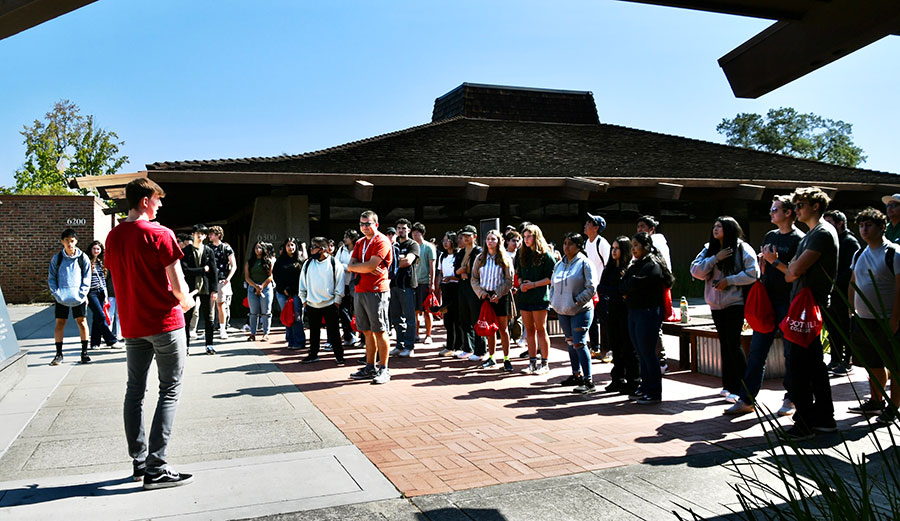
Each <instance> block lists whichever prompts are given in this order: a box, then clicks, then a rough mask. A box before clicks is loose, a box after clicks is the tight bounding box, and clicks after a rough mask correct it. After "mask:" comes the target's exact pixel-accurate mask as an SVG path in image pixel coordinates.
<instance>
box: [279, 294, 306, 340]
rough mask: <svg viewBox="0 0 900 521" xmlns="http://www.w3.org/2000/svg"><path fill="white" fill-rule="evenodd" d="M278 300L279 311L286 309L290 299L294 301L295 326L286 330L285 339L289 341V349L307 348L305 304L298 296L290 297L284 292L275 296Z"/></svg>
mask: <svg viewBox="0 0 900 521" xmlns="http://www.w3.org/2000/svg"><path fill="white" fill-rule="evenodd" d="M275 298H276V299H277V300H278V309H284V306H285V304H287V301H288V299H289V298H293V299H294V324H293V325H292V326H291V327H285V328H284V337H285V338H284V339H285V340H287V345H288V347H298V348H304V347H306V331H305V330H304V329H303V304H302V303H301V302H300V298H299V297H297V295H291V296H290V297H289V296H287V295H285V294H284V293H282V292H278V293H276V294H275Z"/></svg>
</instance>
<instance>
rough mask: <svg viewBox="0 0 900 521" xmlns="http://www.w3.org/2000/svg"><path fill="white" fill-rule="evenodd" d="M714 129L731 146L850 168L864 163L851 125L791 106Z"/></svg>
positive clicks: (742, 116)
mask: <svg viewBox="0 0 900 521" xmlns="http://www.w3.org/2000/svg"><path fill="white" fill-rule="evenodd" d="M716 130H717V131H718V132H719V133H720V134H724V135H725V137H726V143H728V144H729V145H732V146H739V147H744V148H751V149H753V150H761V151H763V152H772V153H775V154H782V155H786V156H792V157H799V158H803V159H813V160H816V161H822V162H825V163H832V164H835V165H841V166H850V167H855V166H858V165H859V164H860V163H863V162H865V160H866V156H864V155H863V149H862V148H860V147H858V146H856V145H854V144H853V138H852V134H853V125H851V124H850V123H845V122H843V121H834V120H831V119H826V118H823V117H821V116H817V115H816V114H813V113H809V114H800V113H798V112H797V111H796V110H795V109H793V108H790V107H782V108H778V109H769V111H768V112H767V113H766V115H765V117H763V116H761V115H759V114H751V113H747V112H744V113H741V114H738V115H737V116H735V117H734V119H723V120H722V122H721V123H719V124H718V125H717V126H716Z"/></svg>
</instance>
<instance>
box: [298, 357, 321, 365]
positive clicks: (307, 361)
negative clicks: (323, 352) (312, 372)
mask: <svg viewBox="0 0 900 521" xmlns="http://www.w3.org/2000/svg"><path fill="white" fill-rule="evenodd" d="M318 361H319V357H318V356H312V355H309V356H307V357H306V358H304V359H303V360H300V363H301V364H314V363H316V362H318Z"/></svg>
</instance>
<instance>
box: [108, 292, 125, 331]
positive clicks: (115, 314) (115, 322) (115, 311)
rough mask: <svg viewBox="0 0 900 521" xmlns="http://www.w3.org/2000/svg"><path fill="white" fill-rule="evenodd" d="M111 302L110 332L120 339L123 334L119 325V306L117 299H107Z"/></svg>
mask: <svg viewBox="0 0 900 521" xmlns="http://www.w3.org/2000/svg"><path fill="white" fill-rule="evenodd" d="M106 300H108V301H109V318H110V319H111V320H112V325H111V326H110V331H112V334H113V336H114V337H116V338H119V335H121V334H122V326H121V325H119V306H118V305H117V304H116V297H107V298H106Z"/></svg>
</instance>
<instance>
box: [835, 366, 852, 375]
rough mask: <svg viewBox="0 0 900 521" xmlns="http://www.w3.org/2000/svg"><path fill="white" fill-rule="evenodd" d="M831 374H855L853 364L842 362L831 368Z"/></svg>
mask: <svg viewBox="0 0 900 521" xmlns="http://www.w3.org/2000/svg"><path fill="white" fill-rule="evenodd" d="M831 374H832V375H834V376H847V375H849V374H853V366H852V365H850V364H840V365H838V366H837V367H835V368H834V369H832V370H831Z"/></svg>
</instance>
